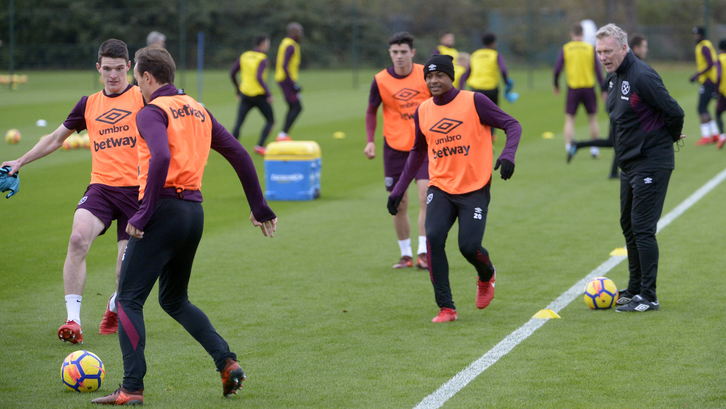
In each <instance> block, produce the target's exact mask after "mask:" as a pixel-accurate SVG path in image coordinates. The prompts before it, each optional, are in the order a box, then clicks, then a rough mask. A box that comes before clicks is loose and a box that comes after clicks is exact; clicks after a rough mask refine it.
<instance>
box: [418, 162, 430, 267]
mask: <svg viewBox="0 0 726 409" xmlns="http://www.w3.org/2000/svg"><path fill="white" fill-rule="evenodd" d="M424 167H426V169H425V172H426V179H416V187H417V188H418V203H419V206H420V207H419V211H418V250H417V252H416V266H417V267H418V268H420V269H423V270H427V269H428V268H429V262H428V256H427V252H428V245H427V244H426V197H427V195H428V188H429V180H428V164H427V163H425V164H423V165H421V168H422V169H423V168H424Z"/></svg>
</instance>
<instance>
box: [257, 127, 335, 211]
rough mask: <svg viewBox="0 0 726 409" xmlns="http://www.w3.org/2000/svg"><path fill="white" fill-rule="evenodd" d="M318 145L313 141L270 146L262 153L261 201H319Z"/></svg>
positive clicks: (319, 166) (280, 143)
mask: <svg viewBox="0 0 726 409" xmlns="http://www.w3.org/2000/svg"><path fill="white" fill-rule="evenodd" d="M322 165H323V162H322V159H321V157H320V145H318V143H317V142H315V141H288V142H272V143H270V144H269V145H267V148H266V151H265V198H267V200H313V199H316V198H318V197H320V169H321V167H322Z"/></svg>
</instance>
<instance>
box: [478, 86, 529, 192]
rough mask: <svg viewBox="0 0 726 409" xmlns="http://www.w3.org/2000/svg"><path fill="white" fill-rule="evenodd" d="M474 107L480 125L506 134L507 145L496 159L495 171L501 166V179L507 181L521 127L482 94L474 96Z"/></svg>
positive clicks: (510, 172) (512, 165) (512, 169)
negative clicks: (497, 129) (500, 130)
mask: <svg viewBox="0 0 726 409" xmlns="http://www.w3.org/2000/svg"><path fill="white" fill-rule="evenodd" d="M474 106H475V107H476V113H477V114H478V115H479V122H480V123H481V124H482V125H487V126H491V127H494V128H499V129H503V130H504V133H506V134H507V143H506V144H505V145H504V149H502V153H501V155H499V158H498V159H497V162H496V167H495V170H496V169H498V168H499V166H500V164H501V166H502V170H501V175H502V179H509V178H510V177H511V176H512V173H513V172H514V155H515V154H516V153H517V147H518V146H519V140H520V139H521V137H522V125H520V123H519V121H517V120H516V119H514V118H513V117H512V116H511V115H509V114H508V113H506V112H504V111H502V109H501V108H499V107H498V106H497V105H496V104H495V103H493V102H492V100H490V99H489V98H487V97H486V96H484V95H482V94H478V93H477V94H474ZM507 162H509V163H507Z"/></svg>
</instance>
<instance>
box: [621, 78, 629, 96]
mask: <svg viewBox="0 0 726 409" xmlns="http://www.w3.org/2000/svg"><path fill="white" fill-rule="evenodd" d="M622 91H623V95H628V93H630V83H629V82H628V81H623V87H622Z"/></svg>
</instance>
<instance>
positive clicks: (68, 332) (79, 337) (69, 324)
mask: <svg viewBox="0 0 726 409" xmlns="http://www.w3.org/2000/svg"><path fill="white" fill-rule="evenodd" d="M58 338H60V340H61V341H63V342H66V341H68V342H70V343H71V344H82V343H83V331H81V325H80V324H79V323H77V322H75V321H70V320H69V321H66V323H65V324H63V325H61V327H60V328H58Z"/></svg>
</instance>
